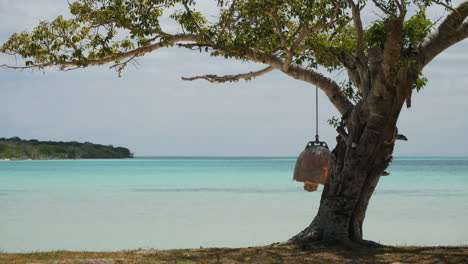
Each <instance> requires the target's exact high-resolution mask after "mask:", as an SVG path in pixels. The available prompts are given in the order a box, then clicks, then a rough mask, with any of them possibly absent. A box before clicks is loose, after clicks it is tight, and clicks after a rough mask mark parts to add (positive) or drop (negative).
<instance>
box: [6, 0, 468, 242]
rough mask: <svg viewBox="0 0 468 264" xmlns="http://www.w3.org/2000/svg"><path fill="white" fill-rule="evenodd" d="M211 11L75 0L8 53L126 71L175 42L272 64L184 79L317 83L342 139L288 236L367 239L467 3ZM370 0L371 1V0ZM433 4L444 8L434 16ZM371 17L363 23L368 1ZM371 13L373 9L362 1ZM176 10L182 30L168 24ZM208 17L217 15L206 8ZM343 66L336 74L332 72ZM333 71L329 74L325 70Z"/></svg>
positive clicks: (168, 1) (465, 28)
mask: <svg viewBox="0 0 468 264" xmlns="http://www.w3.org/2000/svg"><path fill="white" fill-rule="evenodd" d="M215 4H216V5H217V6H218V10H219V15H218V16H216V18H215V20H216V21H213V19H212V18H211V19H208V18H206V16H205V15H204V14H202V13H201V12H198V11H197V10H196V3H195V1H193V0H76V1H74V2H72V3H70V4H69V8H70V11H71V14H72V18H70V19H65V18H63V17H62V16H59V17H57V18H56V19H55V20H53V21H51V22H45V21H44V22H40V23H39V25H38V26H37V27H36V28H34V29H33V30H32V31H31V32H29V33H28V32H24V33H17V34H13V35H12V36H11V37H10V39H9V40H8V41H7V42H6V43H4V44H3V46H2V47H1V51H2V52H3V53H6V54H11V55H20V56H21V57H22V58H24V61H25V65H24V66H11V65H10V66H6V65H4V66H5V67H10V68H16V69H27V68H30V69H43V68H46V67H54V66H57V67H58V69H60V70H71V69H77V68H86V67H89V66H93V65H104V64H110V65H111V68H115V69H116V70H117V71H118V73H119V74H121V72H122V70H123V69H124V68H125V67H126V66H127V65H128V64H129V63H131V62H132V61H133V60H135V59H136V58H137V57H140V56H143V55H145V54H147V53H150V52H154V51H156V50H158V49H160V48H163V47H170V46H179V47H182V48H188V49H193V50H201V51H206V52H210V53H211V55H214V56H223V57H225V58H234V59H239V60H247V61H254V62H258V63H260V64H264V65H265V67H264V68H263V69H260V70H259V71H255V72H249V73H244V74H233V75H227V76H217V75H203V76H195V77H190V78H183V79H185V80H195V79H206V80H208V81H210V82H226V81H237V80H240V79H245V80H249V79H251V78H254V77H258V76H260V75H264V74H266V73H268V72H270V71H273V70H277V71H281V72H283V73H284V74H286V75H288V76H290V77H292V78H295V79H298V80H302V81H304V82H307V83H310V84H311V87H312V85H314V86H318V87H319V88H320V89H321V90H322V91H323V92H324V93H325V94H326V95H327V96H328V98H329V99H330V101H331V103H332V104H333V105H334V106H335V107H336V109H337V110H338V112H339V113H340V114H341V119H340V120H338V121H339V122H337V123H336V125H337V129H336V130H337V132H338V137H337V145H336V147H335V149H334V150H333V158H332V166H331V169H330V173H329V177H328V180H327V182H326V184H325V187H324V190H323V193H322V198H321V202H320V207H319V210H318V213H317V215H316V216H315V218H314V219H313V221H312V223H311V224H310V225H309V226H308V227H307V228H305V229H304V230H303V231H302V232H300V233H299V234H297V235H296V236H294V237H293V238H292V239H291V241H292V242H300V243H308V242H314V241H330V240H332V241H340V242H346V243H347V242H356V243H365V242H366V241H365V240H363V237H362V233H363V232H362V230H363V227H362V224H363V220H364V216H365V213H366V209H367V205H368V203H369V199H370V197H371V196H372V193H373V191H374V189H375V187H376V185H377V183H378V181H379V178H380V177H381V175H382V174H383V173H384V170H385V169H386V167H387V166H388V165H389V163H390V162H391V161H392V153H393V148H394V144H395V140H397V139H399V138H404V136H402V135H399V134H398V132H397V127H396V123H397V120H398V116H399V114H400V111H401V109H402V107H403V105H404V104H405V102H406V104H407V106H408V107H409V106H410V105H411V94H412V92H413V90H415V89H416V90H419V89H420V88H421V87H423V86H424V84H425V82H426V79H425V77H424V76H423V75H422V70H423V68H424V67H425V66H426V65H427V64H428V63H429V62H430V61H431V60H432V59H434V58H435V57H436V56H437V55H438V54H440V53H441V52H443V51H444V50H445V49H447V48H449V47H450V46H452V45H454V44H456V43H457V42H460V41H461V40H463V39H465V38H467V37H468V21H467V19H466V17H467V15H468V2H467V1H464V2H462V3H459V4H457V5H453V6H452V5H451V3H450V1H443V0H440V1H435V0H434V1H431V0H374V1H366V0H336V1H326V0H269V1H257V0H218V1H213V5H215ZM366 4H367V5H368V6H367V7H365V6H366ZM431 5H440V6H443V8H444V9H446V15H445V16H444V17H443V18H441V19H440V20H439V21H437V22H433V21H431V20H430V19H429V18H428V17H427V16H426V9H427V8H428V7H429V6H431ZM364 8H366V9H374V14H376V16H375V20H374V21H372V22H370V23H363V21H362V17H361V12H362V11H363V9H364ZM366 11H367V12H368V13H370V10H366ZM167 17H169V18H170V19H172V20H173V21H175V23H177V24H178V26H179V32H177V33H176V32H168V31H167V30H165V29H164V25H162V24H161V20H162V18H167ZM210 17H211V16H210ZM334 70H346V72H347V74H348V77H349V80H350V81H349V82H343V83H340V82H338V81H336V80H334V79H332V78H330V77H328V76H327V74H326V72H327V71H328V72H330V71H334ZM323 71H324V72H325V73H324V72H323Z"/></svg>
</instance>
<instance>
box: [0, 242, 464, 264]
mask: <svg viewBox="0 0 468 264" xmlns="http://www.w3.org/2000/svg"><path fill="white" fill-rule="evenodd" d="M45 263H47V264H133V263H138V264H156V263H166V264H195V263H200V264H202V263H203V264H209V263H213V264H218V263H226V264H235V263H262V264H263V263H264V264H267V263H268V264H274V263H278V264H288V263H291V264H301V263H318V264H325V263H326V264H329V263H356V264H358V263H359V264H361V263H372V264H374V263H389V264H407V263H427V264H429V263H431V264H433V263H445V264H449V263H450V264H452V263H463V264H468V247H386V248H379V249H365V248H343V247H332V246H326V245H317V246H314V247H311V248H310V249H307V250H305V249H301V248H299V247H296V246H293V245H271V246H265V247H250V248H206V249H180V250H131V251H118V252H72V251H53V252H37V253H21V254H20V253H1V254H0V264H45Z"/></svg>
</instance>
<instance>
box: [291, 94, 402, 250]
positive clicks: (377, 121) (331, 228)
mask: <svg viewBox="0 0 468 264" xmlns="http://www.w3.org/2000/svg"><path fill="white" fill-rule="evenodd" d="M403 101H404V100H403V99H399V100H397V99H396V96H393V97H392V96H388V97H387V98H385V100H383V97H382V96H381V95H376V94H371V95H369V96H368V97H367V98H366V99H365V100H361V102H360V103H358V104H357V105H356V106H355V107H354V108H353V110H352V111H351V113H350V114H348V115H347V118H346V119H344V120H343V123H342V126H339V127H338V129H337V131H338V132H339V134H340V135H339V136H338V137H337V145H336V147H335V149H334V150H333V152H332V153H333V155H332V163H331V169H330V175H329V178H328V179H327V182H326V184H325V186H324V189H323V193H322V198H321V201H320V207H319V210H318V213H317V215H316V216H315V218H314V219H313V221H312V223H311V224H310V225H309V226H308V227H307V228H306V229H304V230H303V231H302V232H300V233H299V234H297V235H296V236H294V237H293V238H291V239H290V242H293V243H301V244H303V243H310V242H316V241H333V242H341V243H359V244H367V241H365V240H364V239H363V221H364V217H365V213H366V210H367V205H368V203H369V200H370V198H371V196H372V194H373V192H374V189H375V187H376V186H377V183H378V181H379V179H380V176H381V175H382V173H383V172H384V170H385V169H386V168H387V166H388V165H389V163H390V162H391V160H392V156H391V155H392V152H393V147H394V142H395V138H396V134H397V129H396V121H397V119H398V116H399V113H400V110H401V107H402V105H403Z"/></svg>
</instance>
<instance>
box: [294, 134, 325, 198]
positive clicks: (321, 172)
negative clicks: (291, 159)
mask: <svg viewBox="0 0 468 264" xmlns="http://www.w3.org/2000/svg"><path fill="white" fill-rule="evenodd" d="M330 159H331V152H330V150H329V149H328V146H327V144H326V143H325V142H320V141H318V140H316V141H310V142H309V143H307V145H306V147H305V149H304V151H302V153H301V154H300V155H299V157H298V158H297V161H296V166H295V168H294V177H293V179H294V180H295V181H299V182H303V183H304V190H306V191H308V192H312V191H316V190H317V187H318V185H319V184H325V182H326V180H327V177H328V168H329V167H330Z"/></svg>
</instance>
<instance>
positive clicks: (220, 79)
mask: <svg viewBox="0 0 468 264" xmlns="http://www.w3.org/2000/svg"><path fill="white" fill-rule="evenodd" d="M274 69H275V68H273V67H272V66H268V67H266V68H264V69H262V70H260V71H255V72H248V73H241V74H235V75H224V76H218V75H213V74H207V75H200V76H194V77H182V78H181V79H182V80H184V81H193V80H197V79H205V80H207V81H209V82H211V83H224V82H237V81H239V80H241V79H244V80H246V81H249V80H251V79H253V78H255V77H259V76H261V75H264V74H266V73H269V72H271V71H272V70H274Z"/></svg>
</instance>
